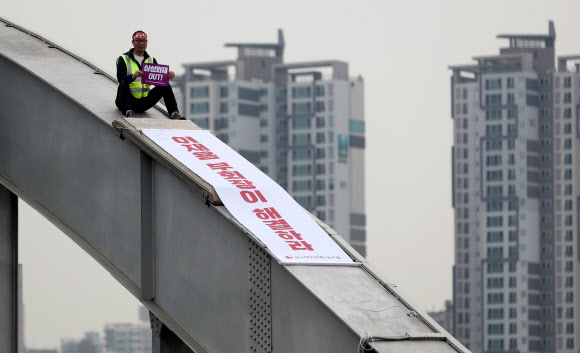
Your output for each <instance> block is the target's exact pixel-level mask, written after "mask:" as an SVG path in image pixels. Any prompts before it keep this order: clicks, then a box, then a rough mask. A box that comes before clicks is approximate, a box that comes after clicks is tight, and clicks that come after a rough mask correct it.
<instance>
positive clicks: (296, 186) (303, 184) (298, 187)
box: [292, 180, 312, 191]
mask: <svg viewBox="0 0 580 353" xmlns="http://www.w3.org/2000/svg"><path fill="white" fill-rule="evenodd" d="M292 190H294V191H311V190H312V181H311V180H297V181H293V182H292Z"/></svg>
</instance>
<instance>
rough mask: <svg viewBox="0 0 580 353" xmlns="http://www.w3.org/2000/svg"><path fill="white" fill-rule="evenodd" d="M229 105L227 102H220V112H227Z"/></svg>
mask: <svg viewBox="0 0 580 353" xmlns="http://www.w3.org/2000/svg"><path fill="white" fill-rule="evenodd" d="M229 108H230V106H229V105H228V103H227V102H220V113H228V112H229V110H230V109H229Z"/></svg>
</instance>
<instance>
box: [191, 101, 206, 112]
mask: <svg viewBox="0 0 580 353" xmlns="http://www.w3.org/2000/svg"><path fill="white" fill-rule="evenodd" d="M191 113H192V114H207V113H209V102H199V103H191Z"/></svg>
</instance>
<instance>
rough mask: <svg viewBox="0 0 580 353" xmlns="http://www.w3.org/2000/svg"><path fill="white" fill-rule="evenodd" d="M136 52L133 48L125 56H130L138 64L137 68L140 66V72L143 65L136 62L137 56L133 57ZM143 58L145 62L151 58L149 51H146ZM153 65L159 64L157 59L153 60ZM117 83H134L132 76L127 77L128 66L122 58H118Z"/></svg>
mask: <svg viewBox="0 0 580 353" xmlns="http://www.w3.org/2000/svg"><path fill="white" fill-rule="evenodd" d="M134 50H135V49H134V48H131V50H129V51H128V52H126V53H125V54H123V55H129V57H130V58H131V59H132V60H134V61H135V62H136V63H137V66H139V70H141V64H139V62H138V61H137V60H135V56H134V55H133V51H134ZM143 57H144V58H143V61H145V60H146V59H147V58H148V57H149V54H147V51H145V54H144V55H143ZM153 63H154V64H157V59H155V58H153ZM117 81H119V83H121V82H123V81H127V84H129V83H131V82H133V81H134V80H133V77H132V76H131V75H127V66H126V65H125V60H123V58H122V56H119V57H118V58H117Z"/></svg>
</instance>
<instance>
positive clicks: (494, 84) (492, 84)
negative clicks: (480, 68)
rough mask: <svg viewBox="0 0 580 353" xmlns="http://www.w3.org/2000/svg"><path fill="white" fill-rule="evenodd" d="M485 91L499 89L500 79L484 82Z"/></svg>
mask: <svg viewBox="0 0 580 353" xmlns="http://www.w3.org/2000/svg"><path fill="white" fill-rule="evenodd" d="M485 89H489V90H492V89H501V78H493V79H487V80H485Z"/></svg>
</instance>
